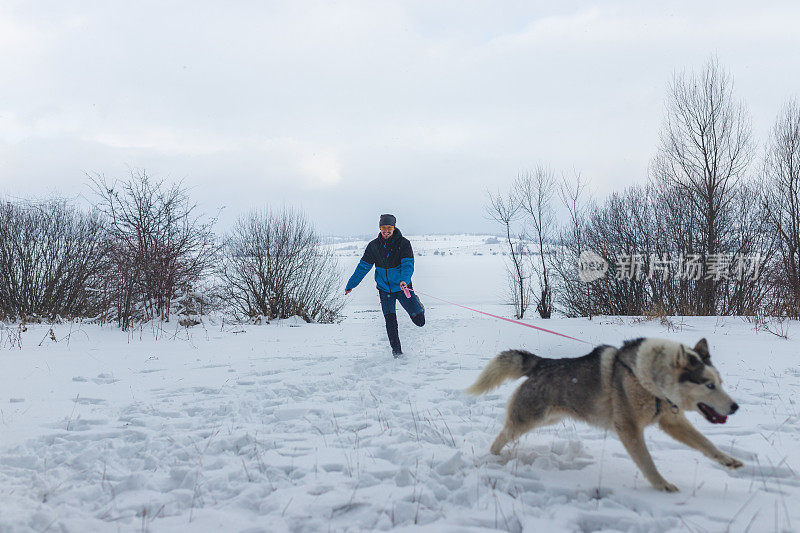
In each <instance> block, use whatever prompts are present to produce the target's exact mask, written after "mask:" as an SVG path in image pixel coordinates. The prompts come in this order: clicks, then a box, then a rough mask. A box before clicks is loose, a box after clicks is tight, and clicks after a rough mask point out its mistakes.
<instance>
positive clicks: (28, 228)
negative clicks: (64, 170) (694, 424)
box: [0, 171, 342, 329]
mask: <svg viewBox="0 0 800 533" xmlns="http://www.w3.org/2000/svg"><path fill="white" fill-rule="evenodd" d="M91 189H92V193H93V195H94V200H95V202H93V203H94V205H95V207H94V208H93V209H90V210H84V209H80V208H79V207H77V206H75V205H73V204H72V203H71V202H69V201H67V200H64V199H48V200H44V201H10V200H5V201H0V320H20V321H30V320H48V321H51V320H59V319H72V318H84V319H90V320H96V321H99V322H114V323H117V324H118V325H119V326H120V327H121V328H123V329H129V328H131V327H132V326H134V325H135V324H141V323H143V322H146V321H150V320H160V321H169V320H170V319H171V317H174V318H177V319H178V320H179V321H180V322H181V324H187V325H188V324H194V323H196V322H197V320H198V318H199V315H202V314H203V313H205V312H207V311H209V310H211V309H218V310H222V311H228V312H231V313H234V314H235V315H236V316H238V317H239V318H242V319H255V318H257V317H260V318H261V319H263V320H272V319H276V318H288V317H289V316H293V315H299V316H301V317H302V318H304V319H305V320H307V321H320V322H330V321H333V320H335V319H336V318H337V317H338V315H339V312H340V310H341V307H342V301H341V298H340V297H339V296H337V294H336V293H337V291H336V288H338V286H339V284H340V283H339V280H338V269H337V268H336V264H335V257H334V256H333V255H332V254H331V253H330V252H329V251H328V249H327V248H325V247H324V246H323V245H322V244H323V243H322V241H321V238H320V236H319V235H318V234H317V233H316V232H315V230H314V228H313V227H312V226H311V224H310V223H309V221H308V219H307V218H306V217H305V215H304V214H303V213H301V212H299V211H295V210H291V209H284V210H281V211H276V212H266V213H263V214H251V215H248V216H245V217H242V218H241V219H240V220H239V221H238V222H237V224H236V226H235V228H234V229H233V231H231V232H230V233H229V234H226V235H216V234H215V233H214V232H213V226H214V223H215V220H214V219H213V218H208V217H206V216H204V215H202V214H200V213H198V212H197V206H196V204H195V203H193V202H192V201H191V198H190V196H189V193H188V190H187V189H186V188H185V187H184V186H183V185H181V184H172V185H169V184H167V183H166V182H164V181H159V180H154V179H152V178H151V177H150V176H149V175H147V173H145V172H143V171H137V172H133V173H132V174H131V175H130V176H129V177H128V178H126V179H122V180H108V179H106V178H105V177H104V176H102V175H96V176H92V177H91Z"/></svg>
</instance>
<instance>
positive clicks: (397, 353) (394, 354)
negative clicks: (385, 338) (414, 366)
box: [392, 348, 403, 357]
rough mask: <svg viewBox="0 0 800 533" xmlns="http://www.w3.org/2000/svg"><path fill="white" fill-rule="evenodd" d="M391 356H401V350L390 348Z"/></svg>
mask: <svg viewBox="0 0 800 533" xmlns="http://www.w3.org/2000/svg"><path fill="white" fill-rule="evenodd" d="M392 355H393V356H395V357H398V356H401V355H403V350H401V349H400V348H392Z"/></svg>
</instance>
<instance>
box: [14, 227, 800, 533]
mask: <svg viewBox="0 0 800 533" xmlns="http://www.w3.org/2000/svg"><path fill="white" fill-rule="evenodd" d="M470 239H472V240H470ZM448 240H449V241H452V242H458V243H460V244H459V245H458V246H456V247H455V248H453V250H452V251H453V255H449V251H450V248H446V245H447V242H448ZM473 241H474V242H473ZM484 241H485V238H480V237H474V238H466V237H464V238H460V239H459V238H453V239H448V238H438V240H437V238H433V237H430V238H429V240H427V241H426V240H425V238H424V237H417V238H412V242H413V243H414V246H415V251H416V252H417V254H418V259H417V271H416V274H415V276H414V284H415V286H416V287H417V288H418V289H419V290H422V291H423V292H428V293H430V294H433V295H436V296H440V297H443V298H449V299H454V300H456V301H458V302H460V303H464V304H466V305H474V306H479V307H480V308H481V309H482V310H485V311H488V312H492V313H496V314H503V315H505V316H508V315H509V310H508V308H507V307H505V306H502V305H500V304H501V303H502V291H503V288H504V286H505V282H504V267H503V257H502V256H501V255H499V254H498V255H492V254H491V251H488V250H489V247H490V245H488V244H485V243H484ZM452 242H451V244H452ZM470 242H472V244H469V243H470ZM347 246H348V245H346V244H345V245H340V246H339V247H340V253H341V255H342V270H343V272H345V273H346V274H345V275H349V274H350V272H351V271H352V268H354V266H355V263H356V262H357V261H358V258H359V257H360V255H361V251H362V249H363V246H362V244H361V243H358V244H357V245H356V244H354V245H353V246H354V247H353V248H351V249H349V250H348V249H346V247H347ZM495 248H497V249H499V247H496V246H495ZM444 250H447V252H445V254H444V255H442V251H444ZM434 251H439V252H440V253H439V254H436V255H434ZM476 252H477V253H481V254H482V255H474V254H475V253H476ZM420 254H421V255H420ZM424 303H425V306H426V312H427V319H428V323H427V324H426V326H425V327H424V328H421V329H420V328H416V327H414V326H413V325H412V324H411V322H410V320H409V319H408V317H407V316H405V315H400V335H401V339H402V340H403V347H404V351H405V352H406V353H405V355H404V356H403V357H402V358H401V359H399V360H395V359H393V358H392V356H391V355H390V352H389V348H388V342H387V341H386V339H385V331H384V328H383V320H382V317H381V315H380V311H379V305H378V302H377V297H376V294H375V289H374V283H373V282H372V277H371V275H370V276H369V277H368V278H366V279H365V280H364V282H363V283H362V284H361V285H360V286H359V287H358V288H357V289H356V290H355V291H354V292H353V293H352V294H351V295H350V297H349V300H348V306H347V307H346V309H345V313H346V315H347V317H346V319H345V320H344V321H343V322H342V323H340V324H337V325H317V324H312V325H308V324H304V323H302V322H296V321H294V320H288V321H282V322H280V323H273V324H270V325H264V326H237V325H231V324H228V323H225V324H223V323H221V322H220V321H216V322H213V323H212V322H208V323H206V324H204V325H202V326H197V327H195V328H192V329H189V330H186V329H183V328H177V329H176V325H175V324H169V325H168V326H165V327H164V328H163V329H155V327H148V328H145V329H143V330H140V331H137V332H135V333H130V334H128V333H124V332H120V331H119V330H117V329H114V328H111V327H106V328H100V327H97V326H81V325H73V326H70V325H69V324H66V325H59V326H57V327H54V328H53V331H54V337H55V340H53V339H52V338H51V336H50V335H49V332H48V329H49V326H45V325H35V326H28V328H27V331H25V332H23V333H22V335H21V344H22V348H21V349H19V348H18V347H14V348H9V346H8V342H7V341H8V337H7V334H8V332H6V343H5V345H4V346H3V347H2V349H0V365H2V369H3V379H2V381H1V382H0V383H2V385H1V386H0V427H1V428H2V437H0V439H2V440H0V531H76V532H82V531H99V530H105V531H115V530H123V531H132V530H151V531H185V530H194V531H212V530H217V531H327V530H332V531H344V530H352V531H357V530H369V529H390V528H398V529H402V530H404V529H411V528H416V527H419V526H420V525H421V526H423V527H422V529H423V530H430V531H433V530H435V531H478V530H509V531H523V530H525V531H538V530H541V531H594V530H605V531H616V530H621V531H724V530H729V531H744V530H748V529H749V530H750V531H790V530H797V529H800V507H798V505H797V502H798V501H800V476H798V469H799V468H800V414H798V405H797V402H796V400H797V398H798V390H799V389H800V353H798V352H799V350H798V343H797V339H798V338H799V337H800V325H798V324H796V323H793V324H792V325H791V326H789V327H788V330H787V331H788V336H789V339H788V340H786V339H784V338H780V337H778V336H776V335H773V334H771V333H768V332H764V331H756V329H755V328H754V326H753V324H752V323H750V322H747V321H745V320H742V319H737V318H687V319H674V320H673V321H672V324H666V325H662V324H661V323H659V322H658V321H655V322H653V321H651V322H642V321H638V320H633V319H617V318H596V319H594V320H592V321H588V320H584V319H555V320H550V321H546V323H545V324H543V326H544V327H548V328H550V329H555V330H557V331H561V332H563V333H566V334H568V335H573V336H575V337H578V338H583V339H586V340H588V341H591V342H593V343H610V344H619V343H621V341H623V340H624V339H628V338H633V337H638V336H663V337H668V338H671V339H675V340H679V341H683V342H685V343H691V344H692V345H693V344H694V343H695V342H696V341H697V340H698V339H699V338H700V337H704V336H705V337H707V338H708V340H709V342H710V345H711V352H712V360H713V361H714V362H715V364H716V366H717V367H718V368H719V370H720V372H721V374H722V376H723V379H725V384H726V388H727V390H728V392H730V393H731V395H732V396H733V397H734V399H736V401H738V403H739V404H740V405H741V409H740V410H739V412H737V413H736V414H735V415H734V416H732V417H730V418H729V420H728V423H727V424H725V425H714V426H712V425H711V424H709V423H707V422H706V421H705V420H704V419H703V418H702V417H700V416H699V415H696V414H690V415H689V416H690V419H691V420H692V422H693V423H694V424H695V425H696V426H697V427H698V428H699V429H700V430H701V431H702V432H703V433H704V434H706V435H707V436H708V437H709V438H710V439H711V440H712V441H714V443H715V444H717V445H718V446H719V447H720V448H722V449H723V450H724V451H726V452H728V453H730V454H732V455H734V456H735V457H738V458H740V459H742V460H743V461H744V462H745V463H746V466H745V467H744V468H743V469H741V470H739V471H735V472H730V471H727V470H725V469H723V468H722V467H720V466H718V465H717V464H716V463H712V462H711V461H710V460H708V459H706V458H705V457H703V456H701V455H700V454H699V453H698V452H695V451H693V450H689V449H688V448H686V447H685V446H683V445H681V444H678V443H677V442H675V441H673V440H671V439H670V438H669V437H667V436H666V435H665V434H663V433H661V432H660V431H659V430H657V429H656V428H651V429H650V430H648V432H647V433H646V436H647V439H648V446H649V448H650V450H651V452H652V453H653V456H654V459H655V462H656V465H657V466H658V468H659V469H660V471H661V472H662V474H663V475H664V477H665V478H666V479H667V480H668V481H670V482H672V483H674V484H676V485H677V486H678V487H679V488H680V489H681V492H678V493H676V494H665V493H660V492H656V491H654V490H653V489H651V488H650V486H649V484H648V483H647V482H646V481H645V480H644V479H643V478H642V476H641V475H640V474H639V472H638V469H637V468H636V466H635V465H634V464H633V461H632V460H631V459H630V458H629V457H628V455H627V453H625V451H624V449H623V447H622V445H621V444H620V442H619V441H618V440H617V439H616V437H615V436H613V435H610V434H606V433H604V432H603V431H599V430H596V429H594V428H590V427H588V426H585V425H583V424H580V423H573V422H569V421H567V422H564V423H561V424H559V425H557V426H552V427H549V428H544V429H540V430H536V431H533V432H531V433H529V434H528V435H527V436H525V437H524V438H523V439H521V441H520V442H519V444H518V445H517V446H516V447H513V448H509V449H507V450H505V451H504V453H503V455H502V456H500V457H495V456H492V455H490V454H489V452H488V448H489V444H490V443H491V441H492V440H493V439H494V437H495V435H496V434H497V432H498V431H499V430H500V428H501V426H502V422H503V413H504V407H505V403H506V401H507V399H508V396H509V394H510V392H511V391H512V390H513V388H514V387H515V386H516V383H508V384H506V385H505V386H503V387H502V388H500V389H498V390H497V391H495V393H493V394H490V395H488V396H486V397H483V398H472V397H469V396H466V395H464V394H463V393H462V392H461V390H462V389H463V388H465V387H466V386H468V385H469V384H471V383H472V381H473V380H474V378H475V377H476V376H477V374H478V372H479V371H480V369H481V368H482V367H483V366H484V365H485V363H486V362H487V361H488V360H489V358H491V357H492V356H494V355H495V354H496V353H497V352H498V351H500V350H502V349H505V348H509V347H522V348H526V349H530V350H532V351H534V352H536V353H538V354H540V355H543V356H552V357H565V356H573V355H582V354H584V353H586V352H587V351H588V349H587V347H586V346H585V345H581V344H578V343H576V342H574V341H570V340H567V339H563V338H560V337H556V336H552V335H547V334H544V333H539V332H536V331H534V330H531V329H528V328H524V327H520V326H515V325H512V324H509V323H506V322H502V321H498V320H494V319H491V318H487V317H482V316H480V315H476V314H473V313H471V312H469V311H466V310H463V309H458V308H455V307H451V306H445V305H443V304H438V303H437V302H436V301H434V300H424ZM531 321H532V322H534V323H537V324H538V323H541V322H543V321H538V320H535V319H534V318H533V317H531ZM793 502H794V503H793Z"/></svg>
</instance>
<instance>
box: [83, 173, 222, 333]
mask: <svg viewBox="0 0 800 533" xmlns="http://www.w3.org/2000/svg"><path fill="white" fill-rule="evenodd" d="M92 184H93V188H94V192H95V193H96V195H97V197H98V199H99V209H100V210H101V212H102V214H103V215H104V218H105V219H106V223H107V227H108V232H109V237H110V242H111V250H110V262H111V266H112V268H111V269H110V270H109V272H108V275H107V277H106V280H105V286H104V288H105V291H106V294H107V295H109V303H110V304H111V305H112V306H113V308H114V309H115V313H114V314H115V317H114V318H115V319H116V320H117V321H118V322H119V324H120V326H121V327H122V329H128V328H129V327H130V325H131V323H132V321H133V320H150V319H161V320H164V321H169V315H170V311H171V306H172V302H173V299H174V298H175V297H176V296H177V295H178V294H179V293H180V292H182V291H187V290H189V288H190V287H191V286H192V285H194V284H196V283H197V282H198V280H200V279H201V278H202V276H203V274H204V273H205V272H206V271H207V270H208V269H209V267H210V266H211V264H212V260H213V258H214V254H215V251H216V247H215V244H214V235H213V233H212V227H213V224H214V220H213V219H212V220H207V219H205V218H204V217H203V216H202V215H199V214H197V213H196V211H197V206H196V204H194V203H192V201H191V200H190V198H189V195H188V191H187V190H186V189H185V188H184V187H183V185H182V184H180V183H178V184H173V185H169V184H167V183H165V182H163V181H153V180H152V179H151V178H150V176H148V175H147V173H146V172H144V171H137V172H133V173H132V174H131V176H130V177H129V178H128V179H126V180H122V181H119V182H109V181H108V180H106V178H105V177H104V176H102V175H96V176H94V177H92Z"/></svg>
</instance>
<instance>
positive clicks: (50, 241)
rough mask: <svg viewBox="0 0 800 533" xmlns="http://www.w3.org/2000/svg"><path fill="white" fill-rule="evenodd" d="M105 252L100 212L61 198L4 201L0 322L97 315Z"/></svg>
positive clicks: (0, 229)
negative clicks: (98, 292) (79, 207)
mask: <svg viewBox="0 0 800 533" xmlns="http://www.w3.org/2000/svg"><path fill="white" fill-rule="evenodd" d="M106 251H107V247H106V242H105V234H104V228H103V225H102V222H101V220H100V217H99V215H98V213H97V212H90V213H86V212H82V211H80V210H78V209H77V208H75V207H73V206H71V205H70V204H69V203H68V202H67V201H65V200H62V199H52V200H47V201H43V202H16V203H12V202H2V203H0V318H8V319H12V320H15V319H23V320H24V319H30V318H34V317H35V318H45V319H49V320H54V319H57V318H59V317H62V318H67V317H87V316H91V315H93V314H96V313H97V312H99V305H98V304H99V300H98V294H97V292H96V291H94V290H93V289H94V288H95V287H94V285H95V284H96V283H97V281H98V279H99V276H100V274H101V272H103V271H104V270H105V267H106V263H105V259H106Z"/></svg>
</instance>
